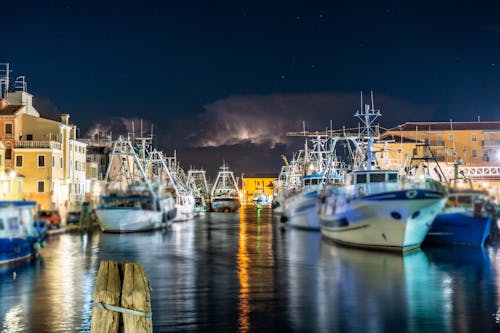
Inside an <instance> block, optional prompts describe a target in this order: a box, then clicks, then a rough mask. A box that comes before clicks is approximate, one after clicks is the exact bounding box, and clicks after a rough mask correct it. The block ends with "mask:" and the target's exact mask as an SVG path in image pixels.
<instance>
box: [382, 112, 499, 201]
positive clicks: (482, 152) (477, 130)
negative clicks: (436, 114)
mask: <svg viewBox="0 0 500 333" xmlns="http://www.w3.org/2000/svg"><path fill="white" fill-rule="evenodd" d="M381 141H383V142H384V143H379V144H377V146H376V148H377V150H378V151H379V152H380V156H379V161H381V164H382V166H383V167H391V166H395V165H408V163H409V162H410V160H411V157H412V155H413V152H414V149H415V147H416V144H422V143H428V144H429V148H430V150H431V152H432V155H433V156H434V157H435V159H436V160H437V161H438V162H439V166H440V168H441V169H442V170H443V173H444V174H445V176H446V177H447V178H448V179H450V178H452V177H454V164H459V165H460V169H461V171H462V172H463V173H464V175H465V176H467V177H468V178H470V179H472V180H473V181H474V183H475V185H476V186H477V187H480V188H485V189H487V190H488V191H489V192H490V193H491V194H492V195H493V196H495V198H497V200H499V199H500V122H495V121H484V122H483V121H477V122H418V123H417V122H408V123H404V124H401V125H399V126H396V127H394V128H392V129H389V130H387V131H386V132H385V133H383V134H382V135H381ZM432 168H434V166H432Z"/></svg>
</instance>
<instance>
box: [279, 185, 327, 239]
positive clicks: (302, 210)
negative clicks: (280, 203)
mask: <svg viewBox="0 0 500 333" xmlns="http://www.w3.org/2000/svg"><path fill="white" fill-rule="evenodd" d="M283 215H284V216H285V218H283V219H282V221H286V223H287V225H289V226H291V227H295V228H300V229H308V230H318V231H319V230H320V223H319V218H318V193H317V191H312V192H301V193H298V194H295V195H294V196H292V197H290V198H287V199H286V200H285V207H284V212H283Z"/></svg>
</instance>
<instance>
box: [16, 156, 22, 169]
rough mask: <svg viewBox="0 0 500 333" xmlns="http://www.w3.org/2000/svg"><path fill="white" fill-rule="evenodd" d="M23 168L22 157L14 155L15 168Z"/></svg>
mask: <svg viewBox="0 0 500 333" xmlns="http://www.w3.org/2000/svg"><path fill="white" fill-rule="evenodd" d="M22 167H23V155H16V168H22Z"/></svg>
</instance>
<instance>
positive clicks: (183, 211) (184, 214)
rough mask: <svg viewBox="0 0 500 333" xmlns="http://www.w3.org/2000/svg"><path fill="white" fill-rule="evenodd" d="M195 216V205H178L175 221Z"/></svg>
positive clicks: (190, 218) (186, 219)
mask: <svg viewBox="0 0 500 333" xmlns="http://www.w3.org/2000/svg"><path fill="white" fill-rule="evenodd" d="M193 218H194V207H193V206H192V205H189V206H177V211H176V214H175V217H174V220H173V222H182V221H188V220H192V219H193Z"/></svg>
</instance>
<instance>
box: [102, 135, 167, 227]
mask: <svg viewBox="0 0 500 333" xmlns="http://www.w3.org/2000/svg"><path fill="white" fill-rule="evenodd" d="M137 151H140V150H139V149H138V148H137V147H134V146H133V144H132V142H131V141H129V140H125V139H124V138H122V137H121V136H120V137H119V138H118V139H117V140H116V141H115V142H114V144H113V150H112V152H111V154H110V160H109V165H108V169H107V171H106V178H105V181H106V182H105V194H104V195H102V196H101V197H100V202H99V206H98V208H97V209H96V215H97V217H98V219H99V222H100V226H101V230H102V231H104V232H137V231H148V230H155V229H159V228H161V227H162V226H166V225H167V224H168V223H169V221H170V220H171V218H172V217H173V216H171V215H172V201H173V199H172V197H171V196H170V195H169V194H168V193H167V192H166V191H164V190H163V187H162V186H161V183H159V182H153V181H152V180H151V178H150V176H148V175H147V174H146V170H145V166H148V165H149V164H147V163H146V162H145V159H146V155H145V154H144V152H141V153H140V157H141V159H142V160H141V159H140V158H139V155H138V154H137Z"/></svg>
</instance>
